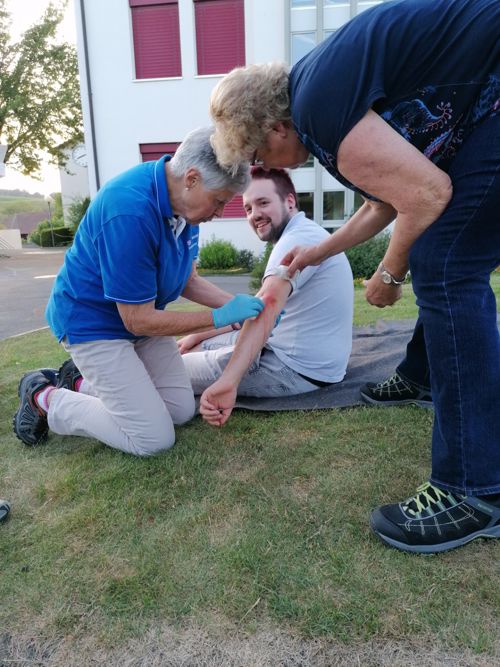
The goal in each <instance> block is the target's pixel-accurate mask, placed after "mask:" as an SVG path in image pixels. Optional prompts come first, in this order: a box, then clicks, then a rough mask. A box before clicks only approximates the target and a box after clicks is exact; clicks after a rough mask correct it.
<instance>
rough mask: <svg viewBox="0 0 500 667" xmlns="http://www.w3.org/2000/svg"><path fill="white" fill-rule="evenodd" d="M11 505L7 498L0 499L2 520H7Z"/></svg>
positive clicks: (0, 517)
mask: <svg viewBox="0 0 500 667" xmlns="http://www.w3.org/2000/svg"><path fill="white" fill-rule="evenodd" d="M9 512H10V505H9V503H8V502H7V501H6V500H0V521H5V519H6V518H7V517H8V516H9Z"/></svg>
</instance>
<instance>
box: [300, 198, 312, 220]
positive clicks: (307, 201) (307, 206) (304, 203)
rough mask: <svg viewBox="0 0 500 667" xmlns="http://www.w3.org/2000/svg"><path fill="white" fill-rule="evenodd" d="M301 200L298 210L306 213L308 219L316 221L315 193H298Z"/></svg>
mask: <svg viewBox="0 0 500 667" xmlns="http://www.w3.org/2000/svg"><path fill="white" fill-rule="evenodd" d="M297 197H298V198H299V202H298V209H299V211H304V213H305V214H306V218H309V219H310V220H314V193H313V192H297Z"/></svg>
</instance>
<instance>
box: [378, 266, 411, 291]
mask: <svg viewBox="0 0 500 667" xmlns="http://www.w3.org/2000/svg"><path fill="white" fill-rule="evenodd" d="M379 271H380V273H382V274H384V275H386V276H389V278H390V279H391V280H390V283H387V284H390V285H398V286H399V285H404V283H405V280H406V275H407V274H405V275H404V277H403V278H402V279H401V280H398V279H397V278H396V277H395V276H393V275H392V273H390V271H388V270H387V269H386V268H385V266H384V264H383V262H380V266H379Z"/></svg>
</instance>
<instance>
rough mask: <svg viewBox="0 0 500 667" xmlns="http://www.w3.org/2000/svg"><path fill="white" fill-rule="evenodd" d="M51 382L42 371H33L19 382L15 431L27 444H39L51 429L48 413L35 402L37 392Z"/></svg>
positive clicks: (14, 421) (14, 422) (14, 423)
mask: <svg viewBox="0 0 500 667" xmlns="http://www.w3.org/2000/svg"><path fill="white" fill-rule="evenodd" d="M49 384H51V382H48V381H47V377H46V376H45V375H44V374H43V373H42V372H40V371H31V373H26V375H24V376H23V377H22V378H21V382H20V383H19V390H18V393H19V409H18V411H17V412H16V414H15V415H14V420H13V426H14V433H15V434H16V435H17V437H18V438H19V440H22V441H23V442H24V444H25V445H30V446H34V445H38V444H39V443H40V442H41V441H42V440H45V438H46V437H47V433H48V431H49V425H48V423H47V415H46V414H45V412H44V411H43V410H42V409H41V408H39V407H38V405H37V404H36V402H35V394H37V393H38V392H39V391H41V390H42V389H44V388H45V387H46V386H47V385H49Z"/></svg>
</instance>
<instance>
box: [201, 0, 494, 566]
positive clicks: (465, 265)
mask: <svg viewBox="0 0 500 667" xmlns="http://www.w3.org/2000/svg"><path fill="white" fill-rule="evenodd" d="M499 26H500V2H498V0H394V1H393V2H387V3H384V4H380V5H377V6H376V7H373V8H371V9H369V10H367V11H364V12H362V13H361V14H359V15H358V16H356V17H355V18H353V19H352V20H351V21H349V22H348V23H346V24H345V25H344V26H342V28H340V29H339V30H338V31H336V32H335V33H334V34H333V35H331V36H330V37H329V38H328V39H326V40H324V41H323V42H322V43H321V44H319V45H318V46H317V47H316V48H314V49H313V50H312V51H311V52H310V53H308V54H307V55H305V56H304V57H303V58H302V59H301V60H300V61H299V62H298V63H297V64H296V65H295V66H294V67H293V68H292V69H291V71H290V72H289V71H288V68H287V67H286V66H285V65H282V64H279V63H271V64H262V65H249V66H247V67H244V68H238V69H236V70H233V71H232V72H230V73H229V74H228V75H227V76H226V77H224V78H223V79H222V80H221V81H220V82H219V83H218V84H217V86H216V87H215V88H214V91H213V93H212V97H211V114H212V118H213V120H214V123H215V126H216V132H215V136H214V139H213V144H214V147H215V150H216V153H217V155H218V158H219V161H220V162H221V164H223V165H226V166H228V167H230V166H231V165H235V164H236V163H238V162H240V161H241V160H242V159H247V160H249V161H252V160H253V161H254V162H255V161H256V160H258V161H260V162H261V163H262V164H263V166H264V167H267V168H270V167H296V166H298V165H300V164H301V163H303V162H304V161H305V160H306V159H307V156H308V154H309V153H312V154H313V155H314V156H315V157H316V158H317V159H318V160H319V162H320V163H321V164H322V165H323V166H324V167H325V168H326V169H327V170H328V171H329V172H330V174H332V175H333V176H334V177H335V178H336V179H337V180H338V181H340V182H341V183H343V184H344V185H345V186H346V187H348V188H350V189H353V190H355V191H357V192H359V193H360V194H361V195H362V196H363V197H364V198H365V200H366V201H365V203H364V205H363V206H362V207H361V208H360V209H359V210H358V211H357V212H356V213H355V214H354V215H353V216H352V218H351V219H350V220H349V221H348V222H347V223H346V224H345V225H344V226H343V227H342V228H341V229H339V230H338V231H336V232H335V234H332V236H331V237H330V238H328V239H327V240H325V241H322V242H321V243H319V244H317V245H314V246H308V247H298V248H295V249H293V250H292V251H290V252H289V253H287V255H286V256H285V257H284V258H283V263H285V264H287V265H289V275H290V276H292V275H293V274H294V273H295V271H297V270H300V269H302V268H304V267H305V266H308V265H316V264H319V263H320V262H322V261H323V260H324V259H325V258H326V257H329V256H331V255H335V254H337V253H339V252H342V251H343V250H345V249H346V248H349V247H351V246H353V245H356V244H358V243H361V242H362V241H365V240H366V239H368V238H370V237H372V236H374V235H375V234H376V233H377V232H379V231H380V230H381V229H383V228H384V227H386V226H387V225H388V224H389V223H390V222H391V221H393V220H395V226H394V231H393V233H392V237H391V241H390V243H389V247H388V249H387V252H386V254H385V256H384V258H383V261H382V263H381V264H380V266H379V268H378V269H377V271H376V272H375V274H374V275H373V276H372V277H371V278H370V280H369V281H368V283H367V289H366V297H367V299H368V301H369V302H370V303H371V304H373V305H375V306H378V307H384V306H388V305H391V304H393V303H394V302H395V301H396V300H397V299H398V298H400V296H401V284H402V282H403V280H404V278H405V276H406V274H407V271H408V269H410V270H411V274H412V283H413V289H414V291H415V294H416V297H417V304H418V306H419V321H418V327H422V333H423V340H425V346H424V348H425V353H426V355H427V358H428V363H429V370H430V385H431V386H432V400H433V403H434V408H435V420H434V431H433V437H432V471H431V476H430V480H429V481H428V482H426V483H425V484H424V485H423V486H421V487H420V488H419V489H417V491H416V493H415V494H414V495H413V496H411V497H410V498H408V499H407V500H404V501H402V502H401V503H395V504H391V505H385V506H383V507H381V508H378V509H376V510H375V511H374V512H373V514H372V517H371V526H372V528H373V530H374V531H375V533H376V535H377V536H378V537H380V538H381V539H382V540H383V541H384V542H385V543H386V544H388V545H390V546H393V547H396V548H398V549H403V550H406V551H411V552H423V553H432V552H439V551H445V550H448V549H452V548H454V547H457V546H460V545H462V544H465V543H467V542H469V541H470V540H473V539H474V538H476V537H491V538H494V537H500V447H499V442H500V410H499V409H498V378H499V377H500V337H499V334H498V329H497V316H496V303H495V297H494V294H493V292H492V290H491V287H490V273H491V271H493V270H494V269H495V268H496V267H497V266H498V265H499V263H500V225H499V224H498V203H499V201H500V175H499V165H500V40H499V39H498V36H499ZM417 334H418V335H421V334H420V333H419V332H417Z"/></svg>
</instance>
